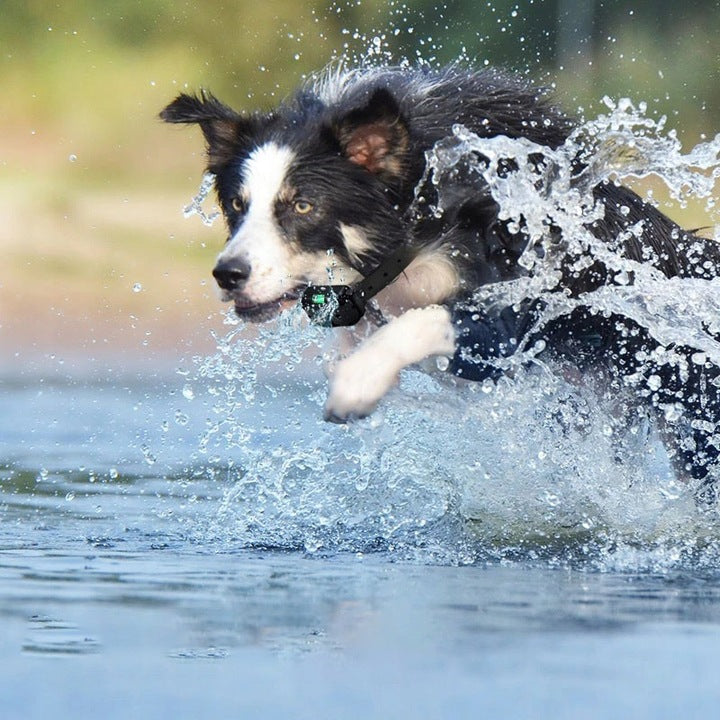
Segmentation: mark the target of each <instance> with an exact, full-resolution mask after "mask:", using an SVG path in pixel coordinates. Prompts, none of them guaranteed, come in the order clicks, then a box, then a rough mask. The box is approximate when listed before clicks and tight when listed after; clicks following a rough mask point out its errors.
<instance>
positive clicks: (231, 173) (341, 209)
mask: <svg viewBox="0 0 720 720" xmlns="http://www.w3.org/2000/svg"><path fill="white" fill-rule="evenodd" d="M160 117H161V118H162V119H163V120H165V121H166V122H170V123H197V124H198V125H200V128H201V129H202V132H203V135H204V136H205V140H206V143H207V159H208V170H209V171H210V172H212V173H213V174H214V175H215V186H216V190H217V194H218V198H219V202H220V205H221V208H222V211H223V214H224V216H225V219H226V222H227V227H228V240H227V244H226V246H225V248H224V249H223V251H222V252H221V253H220V255H219V257H218V260H217V264H216V266H215V269H214V270H213V275H214V276H215V279H216V280H217V283H218V285H219V286H220V288H221V291H222V296H223V299H224V300H232V301H233V302H234V303H235V310H236V312H237V314H238V315H239V316H241V317H243V318H246V319H249V320H256V321H260V320H265V319H267V318H269V317H271V316H273V315H274V314H275V313H276V312H278V311H279V310H280V309H281V308H282V307H283V305H284V304H285V303H286V302H288V301H290V300H294V299H296V298H297V297H298V295H299V294H300V292H301V291H302V289H303V288H304V287H305V286H306V285H308V284H323V283H327V282H328V280H329V279H332V281H333V282H335V283H352V282H354V281H356V280H357V279H359V277H360V276H361V275H363V274H367V272H368V271H369V270H371V269H373V268H374V267H375V266H376V265H377V264H378V263H379V262H380V259H381V258H382V256H383V255H384V254H386V253H387V252H388V251H389V250H392V249H393V248H394V247H397V246H398V245H399V244H400V243H401V242H403V241H404V240H405V237H404V235H405V226H404V224H403V219H402V212H400V211H398V209H397V202H398V194H399V192H400V188H402V186H403V178H404V175H405V173H406V167H405V163H406V155H407V150H408V144H409V129H408V126H407V123H406V121H405V119H404V117H403V115H402V113H401V111H400V108H399V106H398V104H397V102H396V101H395V99H394V98H393V96H392V95H391V94H390V93H389V92H388V91H386V90H383V89H380V90H376V91H375V92H374V93H372V94H370V95H369V96H368V97H367V98H365V100H364V101H363V102H362V104H360V105H359V106H358V107H353V108H350V109H345V110H343V111H342V112H338V111H332V110H330V109H327V108H325V107H324V106H323V105H322V104H321V103H320V101H318V100H317V98H314V97H311V96H302V95H301V96H299V97H298V98H297V99H296V100H295V102H294V103H293V104H292V105H288V106H283V107H281V108H280V109H278V110H277V111H275V112H272V113H269V114H266V115H260V114H254V115H241V114H239V113H237V112H235V111H234V110H232V109H231V108H229V107H227V106H226V105H224V104H223V103H221V102H219V101H218V100H217V99H215V98H214V97H213V96H212V95H210V94H208V93H201V94H200V95H199V96H192V95H187V94H183V95H180V96H179V97H178V98H177V99H175V100H174V101H173V102H172V103H170V105H168V106H167V107H166V108H165V109H164V110H163V111H162V113H161V114H160Z"/></svg>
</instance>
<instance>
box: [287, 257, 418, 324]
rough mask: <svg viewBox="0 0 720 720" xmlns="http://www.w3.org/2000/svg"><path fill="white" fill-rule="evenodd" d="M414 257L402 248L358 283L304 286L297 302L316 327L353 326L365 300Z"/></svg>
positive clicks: (403, 268) (362, 310) (388, 281)
mask: <svg viewBox="0 0 720 720" xmlns="http://www.w3.org/2000/svg"><path fill="white" fill-rule="evenodd" d="M417 256H418V250H417V248H410V247H407V246H403V247H401V248H400V249H399V250H396V251H395V252H394V253H393V254H392V255H391V256H390V257H389V258H388V259H387V260H386V261H385V262H384V263H382V264H381V265H380V267H378V268H376V269H375V270H373V272H371V273H370V274H369V275H368V276H367V277H364V278H363V279H362V280H361V281H360V282H359V283H356V284H355V285H308V287H306V288H305V291H304V292H303V294H302V299H301V301H300V302H301V304H302V306H303V309H304V310H305V312H306V313H307V315H308V317H309V318H310V320H311V321H312V322H313V323H315V324H316V325H323V326H325V327H342V326H347V325H355V323H356V322H358V320H360V318H361V317H362V316H363V315H364V314H365V306H366V305H367V303H368V301H369V300H370V299H371V298H373V297H374V296H375V295H377V294H378V293H379V292H380V291H381V290H382V289H384V288H386V287H387V286H388V285H389V284H390V283H391V282H392V281H393V280H395V278H396V277H397V276H398V275H399V274H400V273H401V272H402V271H403V270H405V268H406V267H407V266H408V265H409V264H410V263H411V262H412V261H413V260H414V259H415V258H416V257H417Z"/></svg>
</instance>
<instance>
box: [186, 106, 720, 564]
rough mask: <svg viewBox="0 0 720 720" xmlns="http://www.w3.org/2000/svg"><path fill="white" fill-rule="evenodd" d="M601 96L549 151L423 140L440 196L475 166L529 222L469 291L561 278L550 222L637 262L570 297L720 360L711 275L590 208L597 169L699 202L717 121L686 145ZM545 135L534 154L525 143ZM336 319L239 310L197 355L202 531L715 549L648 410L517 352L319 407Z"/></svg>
mask: <svg viewBox="0 0 720 720" xmlns="http://www.w3.org/2000/svg"><path fill="white" fill-rule="evenodd" d="M606 104H607V106H608V110H609V112H608V114H605V115H601V116H599V117H598V118H597V119H594V120H591V121H588V122H585V123H584V124H582V125H580V126H579V127H578V128H577V130H576V131H575V132H574V133H573V134H572V135H571V137H570V138H569V139H568V141H567V142H566V143H565V144H564V145H563V146H561V147H559V148H558V149H557V150H554V151H549V150H548V149H547V148H544V147H543V148H539V147H538V146H536V145H534V144H533V143H531V142H529V141H527V140H525V139H517V140H510V139H508V138H506V137H496V138H491V139H481V138H479V137H477V136H476V135H474V134H472V133H470V132H468V131H467V130H466V129H465V128H463V127H461V126H456V127H455V128H454V131H453V135H452V136H451V137H449V138H446V139H445V140H443V141H441V142H439V143H438V144H437V145H436V146H435V147H434V148H433V149H432V150H431V151H430V152H428V154H427V174H426V178H425V181H430V182H432V183H434V185H435V187H436V188H437V191H438V203H437V207H436V208H435V211H436V212H438V213H442V211H443V187H444V185H445V183H446V181H447V179H448V178H450V177H451V176H452V174H453V173H454V172H456V171H457V170H458V168H460V167H461V166H462V167H464V169H465V170H467V167H468V166H471V167H472V170H473V172H475V173H477V177H478V181H480V179H481V180H482V181H483V182H485V183H487V184H488V185H489V186H490V188H491V192H492V194H493V197H494V199H495V200H496V201H497V203H498V204H499V206H500V217H501V219H503V220H506V221H508V222H509V223H515V225H516V227H517V228H520V227H522V228H524V232H526V233H527V237H528V246H527V249H526V251H525V253H524V254H523V256H522V258H521V262H522V263H523V264H524V265H525V267H526V268H528V270H531V271H532V272H530V273H529V274H528V276H527V277H525V278H522V279H521V280H518V281H513V282H511V283H504V284H502V285H494V286H487V287H484V288H482V290H481V291H480V292H479V293H478V298H479V299H480V300H481V301H483V302H497V301H502V302H505V303H512V302H517V301H518V300H520V299H522V298H524V297H528V296H537V295H538V294H539V293H542V292H543V291H546V290H547V289H551V288H553V287H555V285H556V284H557V282H558V277H559V276H558V256H559V251H558V249H557V248H556V247H552V246H550V245H549V241H548V239H547V232H546V229H547V227H548V222H549V221H551V222H552V223H553V224H555V225H557V226H558V227H560V228H561V229H562V231H563V236H564V237H565V238H567V245H566V247H563V248H562V252H563V253H565V252H570V253H573V252H576V251H579V250H582V251H583V252H582V253H579V254H585V251H587V250H588V249H589V250H591V251H592V253H593V254H594V255H596V256H598V257H600V258H602V260H603V261H604V262H605V263H607V265H608V267H609V268H611V269H612V270H614V271H616V272H618V273H622V272H626V273H631V272H632V273H633V274H634V277H635V280H634V284H632V285H627V286H621V285H620V286H616V287H613V288H612V289H607V288H600V289H599V290H597V291H596V292H594V293H590V294H589V295H587V296H583V297H582V303H584V304H587V305H589V306H590V307H592V308H593V309H596V310H599V311H603V312H618V313H621V314H624V315H626V316H628V317H630V318H632V319H634V320H636V321H637V322H638V323H640V324H642V325H643V326H645V327H647V328H649V329H651V331H652V333H653V335H654V336H655V337H656V338H658V339H659V340H660V341H661V342H663V343H673V342H677V343H682V344H683V345H686V346H692V347H696V348H697V349H698V352H702V353H704V354H706V355H707V357H708V358H710V359H712V360H713V361H714V362H718V363H720V346H718V344H717V342H716V341H715V340H714V339H713V338H711V337H710V335H709V334H708V330H710V332H717V331H718V318H720V301H718V297H720V293H719V292H718V290H720V284H719V283H718V281H715V280H711V281H704V280H687V279H682V280H679V279H670V280H669V279H667V278H666V277H665V276H663V275H661V273H659V272H658V271H657V270H655V269H653V268H652V267H650V266H649V265H643V264H641V263H637V262H633V261H631V260H629V259H627V258H625V257H622V256H621V255H620V254H619V253H615V252H614V249H613V248H612V247H609V246H607V245H604V244H602V243H600V242H599V241H598V240H597V239H596V238H595V237H594V236H593V235H592V234H591V233H590V232H589V231H588V230H587V227H586V225H587V224H588V223H589V222H590V221H591V220H592V219H594V218H597V217H599V213H600V212H601V210H600V209H599V208H598V207H597V206H596V204H595V202H594V199H593V196H592V187H593V186H594V185H596V184H597V183H598V182H601V181H603V180H606V179H608V180H610V181H616V180H618V181H619V180H621V179H627V178H630V177H634V178H645V177H648V176H650V175H653V176H655V177H657V178H659V179H660V180H662V181H663V182H664V183H665V184H666V185H667V187H668V189H669V191H670V193H671V195H672V197H673V198H674V199H675V200H676V201H678V202H679V203H681V204H683V203H686V202H687V201H688V200H690V199H697V198H700V199H704V200H705V201H706V209H707V210H708V212H709V213H711V214H712V212H713V211H714V202H713V198H712V192H713V189H714V184H715V180H716V178H717V176H718V173H719V172H720V160H719V159H718V158H719V156H720V138H716V139H715V140H713V141H711V142H707V143H703V144H701V145H698V146H697V147H695V148H694V149H692V150H691V151H690V152H689V153H687V154H683V153H682V151H681V146H680V143H679V141H678V140H677V138H676V137H675V135H674V134H672V133H667V134H665V132H664V120H660V121H657V122H656V121H653V120H651V119H649V118H647V117H646V116H645V108H644V106H639V107H635V106H633V105H632V104H631V103H630V102H629V101H622V102H619V103H617V104H615V103H612V102H610V101H609V100H608V101H606ZM540 151H541V152H542V155H543V156H544V157H545V158H546V162H545V163H543V164H542V166H538V164H537V163H534V162H532V157H531V156H533V154H534V153H538V152H540ZM479 155H481V156H482V158H484V160H483V161H482V162H480V161H479V160H478V156H479ZM577 157H580V158H583V159H584V160H585V162H586V166H585V169H584V171H583V172H582V173H580V174H577V173H576V172H575V173H573V163H574V162H575V159H576V158H577ZM507 159H512V160H513V161H514V163H515V165H516V166H517V170H515V171H514V172H512V173H510V174H509V175H508V174H507V173H506V172H503V171H502V170H501V168H502V167H503V162H505V161H507ZM206 192H207V191H206ZM521 220H522V224H521ZM633 231H634V230H633V229H632V228H631V229H630V230H629V232H633ZM635 231H637V232H639V230H635ZM540 248H542V249H543V252H538V249H540ZM578 302H580V300H577V299H571V298H568V297H566V296H565V295H561V294H557V300H556V301H554V304H552V303H551V304H550V305H549V306H548V310H547V313H548V314H550V315H553V316H558V315H562V314H564V313H568V312H570V311H572V309H573V308H574V307H576V306H577V303H578ZM229 322H235V323H237V321H232V320H230V319H229ZM331 335H332V331H329V330H326V329H323V328H319V327H316V326H309V325H308V324H307V322H306V320H305V319H304V317H303V316H302V313H301V311H300V310H299V309H297V308H296V309H295V310H292V311H289V312H286V313H285V314H284V315H282V316H281V317H280V318H279V319H278V320H276V321H274V322H273V323H270V324H265V325H262V326H259V327H258V328H256V329H255V328H246V327H243V326H242V325H237V326H236V327H234V328H233V329H232V330H231V331H230V332H229V334H228V335H227V336H226V337H225V338H222V339H219V340H218V351H217V353H216V354H215V355H214V356H212V357H209V358H199V359H197V360H196V364H197V370H196V372H197V375H198V376H199V378H200V379H202V380H203V381H204V382H206V383H207V384H208V386H209V391H210V393H211V395H212V396H213V397H214V407H213V413H214V415H215V417H214V418H212V419H209V420H208V422H207V429H206V432H205V433H204V435H203V437H202V438H201V439H200V443H199V452H200V453H201V454H202V455H203V456H205V457H207V458H208V459H211V460H213V461H217V460H218V459H219V458H222V459H223V460H227V462H228V471H227V476H226V477H225V478H224V479H223V481H224V482H225V483H226V484H227V487H226V489H225V492H224V498H223V501H222V504H221V506H220V508H219V510H218V513H217V517H216V518H215V519H214V521H213V522H212V524H211V527H208V528H204V530H203V532H206V533H212V534H217V535H220V536H223V537H225V538H227V539H228V540H229V541H232V542H234V543H239V544H241V545H243V546H246V547H273V548H286V549H303V550H305V551H307V552H316V551H337V550H343V551H354V552H368V551H375V550H384V551H387V552H392V553H393V554H394V555H395V556H397V557H405V558H407V557H410V558H413V559H416V560H420V561H422V562H451V563H464V562H474V561H478V560H481V559H483V558H486V559H487V558H506V559H507V558H512V557H515V556H516V555H517V554H518V553H519V554H520V555H521V556H522V557H524V558H528V557H530V558H535V557H542V558H545V560H546V561H550V562H568V561H570V562H574V561H582V562H589V563H590V564H591V565H593V566H595V567H599V568H612V569H618V568H633V569H637V568H639V567H651V568H654V569H656V570H663V569H667V568H670V567H676V566H678V565H679V564H683V563H693V564H695V565H696V564H703V563H705V564H713V565H716V564H717V562H718V561H719V560H720V532H719V530H718V522H717V521H718V518H717V513H716V511H704V512H703V511H700V510H698V508H697V507H696V504H695V502H694V500H693V497H692V493H691V492H690V490H689V488H688V487H687V486H685V485H684V484H683V483H682V482H679V481H677V480H676V479H675V476H674V474H673V472H672V469H671V464H670V460H669V458H668V455H667V453H666V451H665V449H664V446H663V443H662V442H661V440H660V438H659V437H658V435H657V431H656V430H655V428H654V427H653V425H652V423H651V422H650V421H649V420H648V418H647V417H646V416H645V415H644V414H642V413H638V414H636V415H634V416H632V417H630V418H628V417H623V416H618V408H617V407H614V406H613V404H612V403H611V402H609V401H607V400H602V401H601V400H600V399H599V396H598V394H597V393H595V392H594V391H593V388H592V387H590V386H581V387H578V386H577V385H571V384H569V383H568V382H566V381H565V380H564V379H562V378H560V377H557V376H556V375H554V374H553V373H552V372H550V371H549V370H548V369H547V368H546V367H545V366H544V365H543V364H542V363H541V362H539V361H535V362H532V363H530V364H529V365H527V366H520V365H519V364H517V363H516V364H515V366H514V373H513V375H512V378H509V377H508V378H502V379H500V380H499V381H498V382H497V383H491V382H489V381H488V382H485V383H464V382H461V381H458V380H456V379H454V378H451V377H449V376H447V375H446V374H444V373H442V372H437V371H435V372H428V373H426V372H421V371H418V370H407V371H405V372H404V373H403V375H402V378H401V382H400V385H399V387H398V388H397V389H395V390H394V391H392V392H391V393H390V395H389V396H388V397H387V398H385V400H384V401H383V403H382V404H381V407H380V409H379V410H378V411H377V412H376V413H375V414H374V415H373V416H372V417H370V418H368V419H366V420H363V421H360V422H357V423H354V424H351V425H348V426H336V425H331V424H327V423H324V422H322V420H321V415H322V405H323V403H324V399H325V393H326V390H327V381H326V379H325V377H324V375H323V373H322V371H321V366H322V364H323V350H322V349H321V346H322V344H323V343H325V342H326V341H327V340H328V339H329V338H330V336H331Z"/></svg>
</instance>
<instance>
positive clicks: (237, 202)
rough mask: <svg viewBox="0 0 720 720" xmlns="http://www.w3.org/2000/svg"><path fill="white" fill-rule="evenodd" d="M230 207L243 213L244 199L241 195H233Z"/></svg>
mask: <svg viewBox="0 0 720 720" xmlns="http://www.w3.org/2000/svg"><path fill="white" fill-rule="evenodd" d="M232 209H233V210H234V211H235V212H236V213H244V212H245V201H244V200H243V199H242V198H241V197H234V198H233V199H232Z"/></svg>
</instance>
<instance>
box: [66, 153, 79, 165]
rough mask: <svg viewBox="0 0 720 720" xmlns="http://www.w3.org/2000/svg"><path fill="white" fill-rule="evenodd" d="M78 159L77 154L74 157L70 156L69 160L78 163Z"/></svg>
mask: <svg viewBox="0 0 720 720" xmlns="http://www.w3.org/2000/svg"><path fill="white" fill-rule="evenodd" d="M77 159H78V158H77V155H75V154H72V155H70V156H69V157H68V160H69V161H70V162H71V163H74V162H77Z"/></svg>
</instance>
